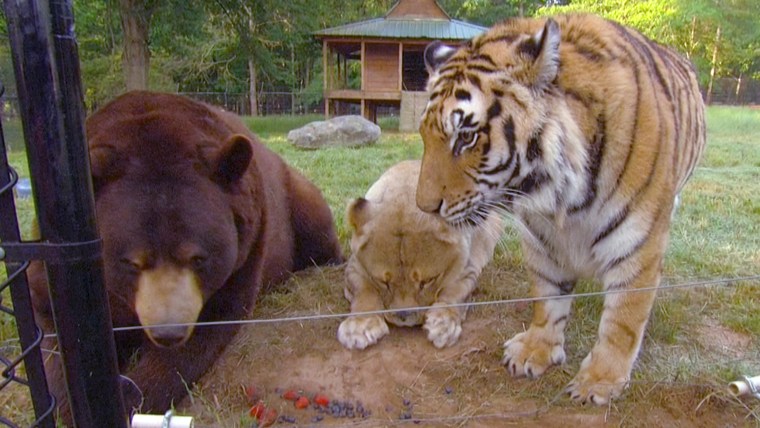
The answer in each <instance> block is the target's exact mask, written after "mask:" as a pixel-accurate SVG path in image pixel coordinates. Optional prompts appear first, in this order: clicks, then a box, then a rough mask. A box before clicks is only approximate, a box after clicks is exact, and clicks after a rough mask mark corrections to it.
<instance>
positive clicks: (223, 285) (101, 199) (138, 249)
mask: <svg viewBox="0 0 760 428" xmlns="http://www.w3.org/2000/svg"><path fill="white" fill-rule="evenodd" d="M86 130H87V139H88V144H89V149H90V161H91V168H92V178H93V185H94V189H95V201H96V213H97V222H98V229H99V231H100V234H101V237H102V239H103V261H104V272H105V284H106V288H107V290H108V295H109V303H110V308H111V315H112V319H113V325H114V327H124V326H134V325H140V324H141V325H143V326H148V325H159V324H172V323H187V322H195V321H201V322H204V321H227V320H240V319H244V318H246V316H247V315H249V313H250V311H251V309H252V306H253V303H254V300H255V298H256V296H257V294H258V292H259V290H260V289H261V288H262V286H266V285H268V284H274V283H277V282H280V281H282V280H284V279H285V278H287V276H288V274H289V273H291V272H293V271H296V270H299V269H303V268H306V267H308V266H311V265H314V264H328V263H339V262H341V261H342V260H343V258H342V253H341V249H340V244H339V242H338V238H337V235H336V233H335V228H334V225H333V218H332V213H331V211H330V209H329V207H328V206H327V204H326V202H325V201H324V199H323V198H322V195H321V193H320V191H319V190H318V189H317V188H316V187H315V186H314V185H313V184H312V183H310V182H309V181H308V180H307V179H306V178H304V177H303V176H302V175H301V174H299V173H298V172H297V171H295V170H294V169H292V168H290V167H288V166H287V165H286V164H285V163H284V162H283V160H282V159H281V158H280V157H279V156H278V155H276V154H275V153H273V152H272V151H270V150H269V149H267V148H266V147H265V146H264V145H262V144H261V143H260V142H259V141H258V139H257V138H256V137H255V136H254V135H253V134H251V133H250V132H249V131H248V129H247V128H246V127H245V125H244V124H243V123H242V121H240V119H239V118H238V117H237V116H235V115H233V114H230V113H227V112H224V111H222V110H220V109H217V108H215V107H211V106H208V105H205V104H202V103H199V102H195V101H192V100H190V99H188V98H185V97H181V96H177V95H170V94H160V93H152V92H142V91H139V92H130V93H127V94H125V95H122V96H121V97H119V98H117V99H116V100H114V101H113V102H111V103H109V104H108V105H106V106H104V107H103V108H101V109H99V110H98V111H97V112H95V113H94V114H92V116H90V117H89V118H88V120H87V122H86ZM43 278H44V275H43V274H41V272H40V270H39V265H38V266H37V267H36V270H33V271H32V272H31V273H30V280H31V282H32V294H33V298H34V302H35V309H36V311H37V319H38V320H39V321H40V322H41V323H42V324H43V326H44V327H45V328H46V329H47V330H51V328H52V315H51V312H50V305H49V300H48V298H47V290H46V284H45V282H44V279H43ZM236 331H237V327H235V326H223V327H198V328H196V329H192V328H190V327H164V328H153V329H145V330H135V331H132V332H116V333H115V335H114V337H115V340H116V346H117V353H118V357H119V366H120V369H121V372H122V374H124V375H125V376H126V377H128V378H130V379H131V380H132V381H133V382H134V383H135V384H136V386H137V387H138V388H139V390H140V392H141V394H137V391H136V390H135V389H134V388H132V390H130V389H129V388H126V390H125V401H126V404H127V406H128V409H129V410H132V407H133V406H135V405H138V404H140V403H138V402H137V401H139V400H138V397H140V395H141V397H142V407H141V408H140V411H141V412H158V413H163V412H165V411H166V410H168V409H169V408H170V406H171V405H172V403H173V402H175V403H176V402H177V401H178V400H179V399H181V398H182V397H184V396H185V395H186V393H187V389H186V387H187V386H190V385H192V384H193V383H194V382H195V381H197V380H198V379H199V378H200V377H201V376H202V375H203V374H204V373H205V372H206V371H207V370H208V369H209V368H210V367H211V365H212V364H213V363H214V361H215V360H216V358H217V357H218V356H219V354H220V353H221V352H222V350H223V349H224V347H225V346H226V345H227V344H228V343H229V342H230V340H231V339H232V337H233V335H234V334H235V333H236ZM47 371H48V378H49V382H50V384H51V390H52V391H53V392H54V393H55V394H56V396H57V398H58V400H59V401H60V402H61V404H62V406H61V407H60V414H61V419H62V420H63V421H64V422H67V423H68V422H70V418H71V415H70V414H69V410H68V406H67V401H66V394H65V392H64V391H65V390H64V388H65V385H64V382H63V377H62V374H61V367H60V362H59V361H57V358H53V359H52V360H51V361H49V362H48V364H47Z"/></svg>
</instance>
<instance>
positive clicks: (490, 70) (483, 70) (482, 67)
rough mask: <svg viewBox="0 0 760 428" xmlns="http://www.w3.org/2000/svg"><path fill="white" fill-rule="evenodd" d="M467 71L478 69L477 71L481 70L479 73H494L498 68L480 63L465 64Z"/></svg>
mask: <svg viewBox="0 0 760 428" xmlns="http://www.w3.org/2000/svg"><path fill="white" fill-rule="evenodd" d="M467 71H478V72H481V73H489V74H490V73H496V72H497V71H499V70H498V69H497V68H493V67H487V66H485V65H480V64H468V65H467Z"/></svg>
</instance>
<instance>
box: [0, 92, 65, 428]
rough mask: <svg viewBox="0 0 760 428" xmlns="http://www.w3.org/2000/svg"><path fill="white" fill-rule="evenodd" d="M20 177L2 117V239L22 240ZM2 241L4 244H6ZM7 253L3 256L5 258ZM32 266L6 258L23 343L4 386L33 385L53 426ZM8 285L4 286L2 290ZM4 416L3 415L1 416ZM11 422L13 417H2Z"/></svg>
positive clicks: (38, 408)
mask: <svg viewBox="0 0 760 428" xmlns="http://www.w3.org/2000/svg"><path fill="white" fill-rule="evenodd" d="M3 90H4V88H3V86H2V82H0V97H1V96H2V94H3ZM17 180H18V175H16V173H15V172H14V171H12V170H11V167H10V165H8V158H7V153H6V150H5V138H4V137H3V126H2V121H0V218H2V219H3V221H0V241H2V242H20V241H21V232H20V230H19V226H18V219H17V217H16V203H15V201H14V200H13V192H12V189H13V186H14V184H15V182H16V181H17ZM2 242H0V245H2ZM2 258H3V257H0V259H2ZM28 266H29V263H13V262H6V263H5V269H6V273H7V278H8V279H7V281H6V282H7V285H8V286H9V287H10V291H11V300H12V302H13V311H12V312H13V313H12V314H11V315H13V317H14V318H15V319H16V330H17V331H18V337H19V343H20V344H21V350H22V353H21V356H20V357H19V359H17V360H16V361H13V362H8V363H7V364H5V363H6V362H5V361H3V363H4V364H3V365H5V366H6V368H5V369H4V370H3V373H2V377H3V381H2V382H0V384H2V385H3V386H4V385H6V384H7V383H8V382H10V381H16V382H20V383H25V384H26V385H27V386H28V387H29V393H30V395H31V398H32V406H33V407H34V414H35V415H36V417H37V420H36V421H35V423H34V426H35V427H39V428H53V427H55V422H54V421H53V411H54V406H55V399H53V398H52V397H51V396H50V393H49V392H48V386H47V380H46V379H45V368H44V366H43V364H42V352H41V350H40V343H41V342H42V330H40V328H39V327H37V325H36V324H35V322H34V311H33V310H32V298H31V295H30V293H29V285H28V283H27V280H26V275H24V274H23V272H24V271H25V270H26V268H27V267H28ZM3 288H4V285H3V286H0V291H2V289H3ZM0 303H1V302H0ZM0 310H2V311H3V312H8V311H9V309H8V308H5V307H3V306H2V305H1V304H0ZM21 361H23V362H24V369H25V371H26V380H25V381H22V380H20V379H18V378H17V377H16V374H15V370H16V369H17V368H18V366H17V364H20V363H21ZM1 419H2V417H0V420H1ZM2 422H4V423H6V424H9V421H2Z"/></svg>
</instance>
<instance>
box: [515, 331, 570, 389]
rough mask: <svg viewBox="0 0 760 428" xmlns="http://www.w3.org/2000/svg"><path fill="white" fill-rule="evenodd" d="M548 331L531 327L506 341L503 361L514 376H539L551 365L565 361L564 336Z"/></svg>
mask: <svg viewBox="0 0 760 428" xmlns="http://www.w3.org/2000/svg"><path fill="white" fill-rule="evenodd" d="M546 333H547V332H546V331H545V330H543V329H540V328H532V327H531V328H529V329H528V331H526V332H523V333H520V334H517V335H515V337H513V338H512V339H510V340H508V341H506V342H505V343H504V357H503V358H502V360H501V363H502V364H504V365H505V366H507V370H509V373H510V374H511V375H512V376H515V377H520V376H528V377H531V378H537V377H539V376H541V375H542V374H544V372H545V371H546V369H548V368H549V367H550V366H552V365H554V364H562V363H563V362H565V350H564V349H563V337H562V336H561V335H560V336H559V337H557V336H552V335H547V334H546Z"/></svg>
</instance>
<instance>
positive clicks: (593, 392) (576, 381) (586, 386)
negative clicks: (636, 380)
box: [565, 349, 631, 405]
mask: <svg viewBox="0 0 760 428" xmlns="http://www.w3.org/2000/svg"><path fill="white" fill-rule="evenodd" d="M630 372H631V367H630V365H629V364H626V363H625V358H619V357H618V356H617V355H613V354H611V353H605V352H603V350H599V349H594V350H592V352H591V353H590V354H588V355H587V356H586V358H585V359H584V360H583V363H581V368H580V370H579V371H578V374H577V375H575V377H574V378H573V380H572V381H570V384H569V385H568V386H567V389H565V391H566V392H567V393H568V394H569V395H570V398H572V399H573V400H574V401H578V402H581V403H583V404H586V403H593V404H597V405H604V404H607V403H609V402H610V400H613V399H615V398H617V397H619V396H620V394H622V393H623V390H624V389H625V388H626V386H628V380H629V378H630Z"/></svg>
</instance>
